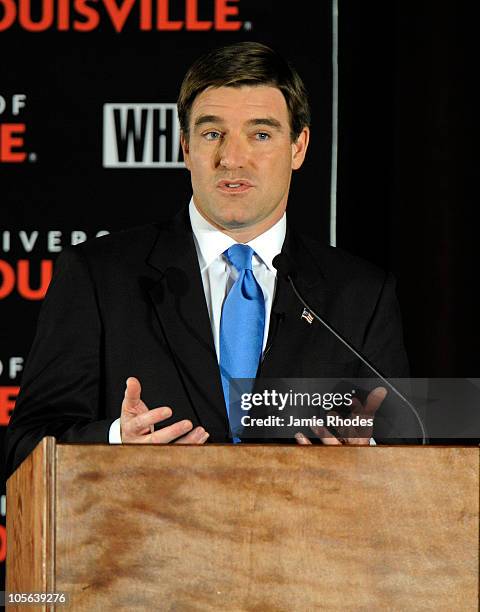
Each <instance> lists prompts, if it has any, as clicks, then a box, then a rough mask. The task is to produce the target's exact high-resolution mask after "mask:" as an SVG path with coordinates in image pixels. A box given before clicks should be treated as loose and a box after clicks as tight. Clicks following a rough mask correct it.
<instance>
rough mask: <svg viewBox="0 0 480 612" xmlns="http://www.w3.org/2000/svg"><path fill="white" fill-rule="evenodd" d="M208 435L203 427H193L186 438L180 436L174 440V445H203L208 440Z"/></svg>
mask: <svg viewBox="0 0 480 612" xmlns="http://www.w3.org/2000/svg"><path fill="white" fill-rule="evenodd" d="M209 435H210V434H209V433H208V432H206V431H205V430H204V429H203V427H195V429H193V430H192V431H190V432H189V433H188V434H187V435H186V436H182V437H181V438H178V440H175V444H205V442H206V441H207V440H208V437H209Z"/></svg>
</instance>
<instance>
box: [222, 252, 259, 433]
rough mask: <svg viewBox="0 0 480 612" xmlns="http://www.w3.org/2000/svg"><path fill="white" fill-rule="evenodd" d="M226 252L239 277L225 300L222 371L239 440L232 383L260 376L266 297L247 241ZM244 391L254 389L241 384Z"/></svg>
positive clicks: (239, 425) (230, 413)
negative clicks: (231, 391)
mask: <svg viewBox="0 0 480 612" xmlns="http://www.w3.org/2000/svg"><path fill="white" fill-rule="evenodd" d="M224 255H225V256H226V258H227V259H228V261H229V262H230V263H231V264H232V265H233V266H235V268H236V269H237V270H238V278H237V280H236V281H235V284H234V285H233V287H232V288H231V289H230V291H229V293H228V295H227V297H226V299H225V301H224V303H223V309H222V318H221V320H220V372H221V376H222V386H223V394H224V396H225V403H226V406H227V413H228V420H229V423H230V429H231V431H232V434H233V441H234V442H240V438H239V437H238V435H239V434H240V433H241V429H242V427H241V421H240V418H241V414H240V413H241V410H240V405H239V402H237V401H236V402H232V405H230V401H229V382H230V379H232V378H255V377H256V375H257V370H258V364H259V362H260V357H261V355H262V347H263V334H264V330H265V300H264V297H263V292H262V289H261V287H260V285H259V284H258V282H257V281H256V279H255V276H254V275H253V271H252V255H253V249H252V248H251V247H249V246H247V245H246V244H234V245H233V246H231V247H230V248H229V249H227V250H226V251H225V253H224ZM242 392H251V389H248V390H247V389H246V388H243V387H242ZM235 434H237V435H235Z"/></svg>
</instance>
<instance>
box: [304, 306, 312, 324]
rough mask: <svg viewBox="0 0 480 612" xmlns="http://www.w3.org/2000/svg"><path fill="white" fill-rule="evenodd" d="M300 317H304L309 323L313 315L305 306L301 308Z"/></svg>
mask: <svg viewBox="0 0 480 612" xmlns="http://www.w3.org/2000/svg"><path fill="white" fill-rule="evenodd" d="M301 318H302V319H305V321H306V322H307V323H308V324H309V325H311V324H312V323H313V315H312V313H311V312H310V311H309V310H307V308H304V309H303V312H302V317H301Z"/></svg>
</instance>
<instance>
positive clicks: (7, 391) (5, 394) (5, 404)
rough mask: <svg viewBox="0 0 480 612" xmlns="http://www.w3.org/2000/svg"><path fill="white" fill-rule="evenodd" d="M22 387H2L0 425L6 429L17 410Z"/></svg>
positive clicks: (0, 391) (0, 392) (0, 393)
mask: <svg viewBox="0 0 480 612" xmlns="http://www.w3.org/2000/svg"><path fill="white" fill-rule="evenodd" d="M19 393H20V387H0V425H1V426H3V427H6V426H7V425H8V423H9V421H10V416H11V414H12V412H13V409H14V408H15V400H16V399H17V397H18V394H19Z"/></svg>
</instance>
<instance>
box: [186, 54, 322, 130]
mask: <svg viewBox="0 0 480 612" xmlns="http://www.w3.org/2000/svg"><path fill="white" fill-rule="evenodd" d="M242 85H250V86H255V85H270V86H272V87H277V88H278V89H279V90H280V91H281V92H282V93H283V96H284V98H285V101H286V103H287V108H288V113H289V117H290V134H291V139H292V141H293V142H295V141H296V140H297V138H298V136H299V135H300V133H301V131H302V129H303V128H304V127H308V126H309V125H310V106H309V103H308V95H307V91H306V89H305V85H304V84H303V81H302V79H301V78H300V76H299V75H298V73H297V71H296V70H295V68H294V67H293V66H292V65H291V64H290V63H289V62H287V61H286V60H284V59H283V58H282V57H281V56H280V55H279V54H278V53H276V52H275V51H273V49H270V48H269V47H267V46H265V45H262V44H261V43H257V42H241V43H237V44H234V45H228V46H226V47H220V48H219V49H214V50H213V51H209V52H208V53H205V54H204V55H202V56H201V57H200V58H198V59H197V60H196V61H195V63H194V64H193V65H192V66H191V67H190V69H189V70H188V72H187V74H186V75H185V78H184V79H183V82H182V85H181V87H180V94H179V96H178V101H177V105H178V117H179V120H180V127H181V129H182V132H183V133H184V135H185V137H186V139H187V140H188V137H189V128H190V126H189V122H190V110H191V108H192V104H193V102H194V100H195V98H196V97H197V96H198V95H199V94H200V93H201V92H202V91H204V90H205V89H207V88H208V87H241V86H242Z"/></svg>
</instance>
